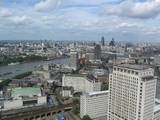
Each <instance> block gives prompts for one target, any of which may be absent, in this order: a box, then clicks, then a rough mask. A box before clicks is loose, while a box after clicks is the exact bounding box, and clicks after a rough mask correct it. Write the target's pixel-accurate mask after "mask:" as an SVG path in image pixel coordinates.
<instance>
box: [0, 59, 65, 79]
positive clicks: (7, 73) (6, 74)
mask: <svg viewBox="0 0 160 120" xmlns="http://www.w3.org/2000/svg"><path fill="white" fill-rule="evenodd" d="M48 63H55V64H67V63H68V58H62V59H55V60H51V61H37V62H29V63H23V64H17V65H8V66H1V67H0V74H1V75H2V76H1V77H0V78H1V79H8V78H12V77H14V76H16V75H19V74H22V73H25V72H28V71H33V70H36V67H37V66H39V65H43V64H48Z"/></svg>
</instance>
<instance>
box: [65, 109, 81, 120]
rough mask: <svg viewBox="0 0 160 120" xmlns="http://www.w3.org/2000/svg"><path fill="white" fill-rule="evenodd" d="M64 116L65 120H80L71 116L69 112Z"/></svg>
mask: <svg viewBox="0 0 160 120" xmlns="http://www.w3.org/2000/svg"><path fill="white" fill-rule="evenodd" d="M64 116H65V118H66V120H80V119H79V118H78V117H76V116H75V115H73V113H72V112H71V111H68V112H65V113H64Z"/></svg>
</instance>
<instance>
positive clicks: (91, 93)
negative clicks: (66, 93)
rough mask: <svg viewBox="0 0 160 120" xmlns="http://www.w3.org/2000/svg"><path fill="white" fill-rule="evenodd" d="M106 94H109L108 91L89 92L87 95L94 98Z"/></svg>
mask: <svg viewBox="0 0 160 120" xmlns="http://www.w3.org/2000/svg"><path fill="white" fill-rule="evenodd" d="M106 93H109V91H108V90H106V91H95V92H89V93H88V95H89V96H95V95H102V94H106Z"/></svg>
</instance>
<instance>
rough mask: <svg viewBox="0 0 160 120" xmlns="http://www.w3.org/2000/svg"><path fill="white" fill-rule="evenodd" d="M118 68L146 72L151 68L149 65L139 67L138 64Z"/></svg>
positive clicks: (122, 65)
mask: <svg viewBox="0 0 160 120" xmlns="http://www.w3.org/2000/svg"><path fill="white" fill-rule="evenodd" d="M116 66H117V67H123V68H128V69H134V70H145V69H149V68H151V66H149V65H138V64H120V65H116Z"/></svg>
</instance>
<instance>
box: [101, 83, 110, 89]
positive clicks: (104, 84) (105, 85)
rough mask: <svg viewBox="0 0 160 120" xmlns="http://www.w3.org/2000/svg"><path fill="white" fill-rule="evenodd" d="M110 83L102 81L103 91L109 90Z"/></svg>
mask: <svg viewBox="0 0 160 120" xmlns="http://www.w3.org/2000/svg"><path fill="white" fill-rule="evenodd" d="M108 87H109V85H108V84H107V83H102V85H101V91H104V90H108Z"/></svg>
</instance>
